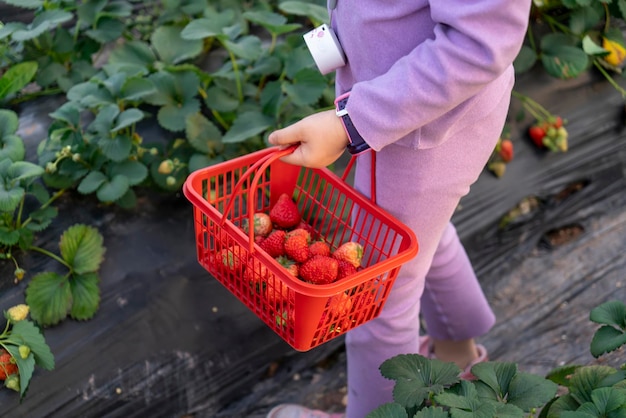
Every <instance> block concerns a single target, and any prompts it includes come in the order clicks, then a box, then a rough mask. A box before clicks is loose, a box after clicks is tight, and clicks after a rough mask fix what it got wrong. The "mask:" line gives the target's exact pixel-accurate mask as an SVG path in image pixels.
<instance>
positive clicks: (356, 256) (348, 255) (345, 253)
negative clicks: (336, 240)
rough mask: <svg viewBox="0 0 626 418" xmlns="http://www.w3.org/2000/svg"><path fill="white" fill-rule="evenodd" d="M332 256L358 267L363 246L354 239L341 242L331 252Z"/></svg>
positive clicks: (361, 257)
mask: <svg viewBox="0 0 626 418" xmlns="http://www.w3.org/2000/svg"><path fill="white" fill-rule="evenodd" d="M333 257H334V258H336V259H337V260H345V261H347V262H349V263H350V264H352V265H353V266H354V267H359V266H360V265H361V261H362V259H363V246H362V245H361V244H359V243H358V242H355V241H349V242H346V243H343V244H341V245H340V246H339V248H337V249H336V250H335V251H334V252H333Z"/></svg>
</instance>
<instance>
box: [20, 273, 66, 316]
mask: <svg viewBox="0 0 626 418" xmlns="http://www.w3.org/2000/svg"><path fill="white" fill-rule="evenodd" d="M26 303H27V304H28V306H30V316H31V317H32V318H33V319H34V320H35V321H36V322H38V323H39V324H41V325H44V326H48V325H56V324H58V323H59V322H61V321H62V320H63V319H65V317H66V316H67V313H68V311H69V309H70V307H71V306H72V293H71V289H70V286H69V282H68V281H67V279H66V278H65V277H63V276H61V275H59V274H56V273H52V272H44V273H39V274H37V275H36V276H34V277H33V278H32V279H31V280H30V283H29V284H28V287H27V288H26Z"/></svg>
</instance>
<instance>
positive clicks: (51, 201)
mask: <svg viewBox="0 0 626 418" xmlns="http://www.w3.org/2000/svg"><path fill="white" fill-rule="evenodd" d="M66 190H67V189H61V190H58V191H57V192H56V193H55V194H53V195H52V197H51V198H50V199H48V201H47V202H46V203H44V204H43V205H41V208H40V209H45V208H47V207H48V206H50V205H51V204H52V203H53V202H54V201H55V200H57V199H58V198H59V197H61V196H63V193H65V191H66ZM32 220H33V219H32V218H31V217H30V216H29V217H28V219H26V220H25V221H24V223H23V224H22V228H23V227H25V226H26V225H28V224H29V223H30V222H31V221H32Z"/></svg>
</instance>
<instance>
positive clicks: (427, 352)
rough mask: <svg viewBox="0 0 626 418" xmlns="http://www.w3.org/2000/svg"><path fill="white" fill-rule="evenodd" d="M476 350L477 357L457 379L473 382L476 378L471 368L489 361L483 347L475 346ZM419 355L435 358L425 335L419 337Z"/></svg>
mask: <svg viewBox="0 0 626 418" xmlns="http://www.w3.org/2000/svg"><path fill="white" fill-rule="evenodd" d="M476 349H477V350H478V357H477V358H475V359H474V360H473V361H472V362H471V363H470V364H468V365H467V367H466V368H465V370H463V371H462V372H461V373H460V374H459V377H460V378H461V379H463V380H475V379H476V376H474V375H473V374H472V372H471V371H470V370H471V369H472V367H473V366H474V365H475V364H478V363H484V362H485V361H488V360H489V357H488V355H487V349H486V348H485V347H484V346H483V345H481V344H476ZM419 354H421V355H422V356H424V357H427V358H430V359H434V358H437V357H435V353H434V352H433V348H432V345H431V342H430V337H429V336H427V335H425V336H423V337H421V341H420V348H419Z"/></svg>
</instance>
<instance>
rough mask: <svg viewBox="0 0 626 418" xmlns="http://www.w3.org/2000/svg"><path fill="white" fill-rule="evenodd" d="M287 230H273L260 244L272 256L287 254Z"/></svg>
mask: <svg viewBox="0 0 626 418" xmlns="http://www.w3.org/2000/svg"><path fill="white" fill-rule="evenodd" d="M286 236H287V232H285V231H283V230H281V229H277V230H274V231H272V233H270V234H269V235H268V236H267V238H265V239H264V240H263V241H262V242H261V243H260V244H259V246H260V247H261V248H262V249H263V250H264V251H265V252H266V253H268V254H269V255H270V256H271V257H272V258H276V257H280V256H281V255H285V237H286Z"/></svg>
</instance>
